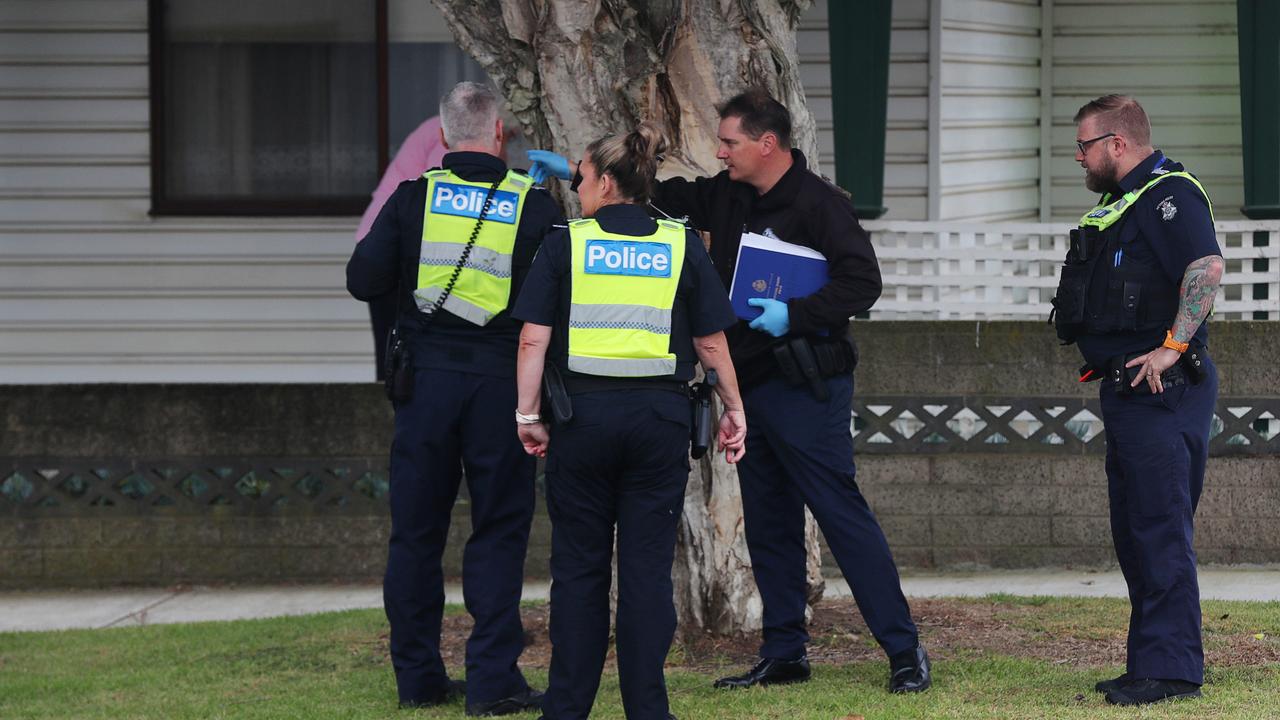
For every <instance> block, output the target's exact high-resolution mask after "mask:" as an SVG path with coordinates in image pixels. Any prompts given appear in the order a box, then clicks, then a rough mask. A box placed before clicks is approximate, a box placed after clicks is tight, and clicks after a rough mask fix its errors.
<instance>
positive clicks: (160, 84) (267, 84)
mask: <svg viewBox="0 0 1280 720" xmlns="http://www.w3.org/2000/svg"><path fill="white" fill-rule="evenodd" d="M150 11H151V22H150V35H151V57H152V62H151V83H152V87H153V88H154V89H155V90H154V91H153V92H152V98H151V131H152V158H151V163H152V213H153V214H158V215H166V214H168V215H359V214H360V213H361V212H362V211H363V210H364V208H365V206H366V205H367V204H368V202H369V193H370V192H371V191H372V190H373V188H374V186H375V185H376V184H377V182H378V179H379V176H380V174H381V170H382V168H383V167H385V166H386V163H387V159H388V154H389V153H394V152H395V150H396V149H397V148H398V146H399V143H400V142H401V141H402V140H403V139H404V137H405V136H406V135H407V134H408V133H409V132H411V131H412V130H413V129H414V128H416V127H417V126H418V125H419V124H420V123H421V122H423V121H424V120H426V119H427V118H429V117H431V116H433V115H435V114H436V104H437V102H438V100H439V98H440V95H441V94H442V93H443V92H444V91H445V90H447V88H448V87H450V86H452V85H453V83H456V82H458V81H460V80H467V79H483V78H484V77H485V75H484V72H483V70H481V69H480V67H479V66H478V65H477V64H476V63H474V62H473V61H471V60H470V59H469V58H467V57H466V56H465V55H464V54H463V53H462V51H461V50H460V49H459V48H458V47H457V46H456V44H454V42H453V40H452V37H451V36H450V34H449V31H448V29H447V27H446V26H445V24H444V21H443V19H442V18H440V16H439V15H438V14H437V13H436V12H435V11H434V10H433V9H432V8H430V6H429V4H428V3H427V2H425V0H272V2H265V3H264V2H258V1H256V0H221V1H220V2H216V3H214V2H207V0H151V6H150ZM388 28H392V30H391V32H390V37H389V33H388Z"/></svg>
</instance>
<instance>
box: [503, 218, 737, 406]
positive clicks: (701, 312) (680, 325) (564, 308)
mask: <svg viewBox="0 0 1280 720" xmlns="http://www.w3.org/2000/svg"><path fill="white" fill-rule="evenodd" d="M595 220H596V222H598V223H600V227H601V228H602V229H603V230H604V231H605V232H610V233H617V234H619V235H632V236H636V237H644V236H648V235H652V234H653V233H655V232H657V230H658V224H657V223H656V222H654V220H653V218H651V217H649V215H648V213H646V212H645V210H644V209H643V208H642V207H640V206H639V205H629V204H622V205H607V206H605V207H602V208H600V209H599V210H598V211H597V212H596V214H595ZM571 256H572V252H571V249H570V246H569V230H568V229H567V228H565V229H559V230H556V231H555V232H553V233H552V234H550V235H548V236H547V239H546V240H544V241H543V243H542V248H541V249H540V250H538V256H537V257H536V258H534V261H533V268H532V269H531V270H530V271H529V276H528V278H527V279H526V280H525V283H524V287H523V289H521V291H520V298H519V299H518V300H517V301H516V304H515V308H514V309H513V310H512V315H514V316H515V317H516V318H517V319H519V320H521V321H523V322H531V323H537V324H539V325H548V326H550V327H552V328H554V329H553V331H552V334H551V347H550V348H549V350H548V352H547V359H548V360H549V361H550V362H554V363H555V364H556V365H557V367H559V368H560V370H561V371H562V372H563V373H565V375H566V376H571V375H576V374H577V373H572V372H569V370H568V366H567V359H568V357H569V333H568V331H567V329H568V327H569V297H570V294H569V293H570V282H571V275H570V260H571ZM737 320H738V318H737V316H735V315H734V314H733V307H732V306H731V305H730V304H729V298H728V297H727V296H725V293H724V288H723V287H722V286H721V284H720V278H719V277H717V275H716V271H715V268H714V267H712V265H711V258H709V257H707V251H706V249H705V248H703V247H702V240H701V239H700V238H699V237H698V236H697V235H696V234H695V233H693V232H687V233H685V243H684V265H683V266H682V267H681V269H680V278H679V280H678V281H677V285H676V299H675V304H674V305H673V306H672V308H671V347H670V351H671V352H672V353H674V354H675V356H676V372H675V374H674V375H673V376H668V377H665V378H659V379H662V380H679V381H681V382H688V381H690V380H692V379H693V377H694V365H696V364H697V362H698V356H697V354H696V353H695V352H694V349H693V338H695V337H704V336H706V335H713V334H715V333H717V332H719V331H721V330H724V329H725V328H728V327H731V326H732V325H733V324H734V323H735V322H737Z"/></svg>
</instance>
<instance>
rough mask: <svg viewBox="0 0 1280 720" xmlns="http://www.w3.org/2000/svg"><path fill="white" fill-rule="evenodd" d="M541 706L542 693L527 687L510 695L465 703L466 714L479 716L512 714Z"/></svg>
mask: <svg viewBox="0 0 1280 720" xmlns="http://www.w3.org/2000/svg"><path fill="white" fill-rule="evenodd" d="M541 707H542V693H541V692H539V691H537V690H534V689H533V688H530V687H527V688H525V689H524V690H522V691H520V692H518V693H516V694H515V695H512V696H511V697H504V698H501V699H498V700H490V701H489V702H481V703H467V714H468V715H471V716H479V717H489V716H493V715H514V714H516V713H522V712H528V711H530V710H538V709H540V708H541Z"/></svg>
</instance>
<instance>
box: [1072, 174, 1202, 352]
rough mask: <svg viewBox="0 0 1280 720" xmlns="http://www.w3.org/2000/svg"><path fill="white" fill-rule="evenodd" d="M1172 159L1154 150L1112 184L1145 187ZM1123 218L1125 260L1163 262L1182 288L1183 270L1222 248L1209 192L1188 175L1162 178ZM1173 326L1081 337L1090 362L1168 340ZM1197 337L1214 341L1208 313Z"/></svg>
mask: <svg viewBox="0 0 1280 720" xmlns="http://www.w3.org/2000/svg"><path fill="white" fill-rule="evenodd" d="M1169 165H1170V161H1169V160H1168V159H1166V158H1165V156H1164V153H1162V152H1160V151H1159V150H1157V151H1155V152H1153V153H1152V154H1151V155H1150V157H1148V158H1147V159H1146V160H1143V161H1142V162H1141V163H1139V164H1138V166H1137V167H1135V168H1134V169H1133V170H1131V171H1129V174H1128V175H1125V176H1124V178H1122V179H1121V180H1120V182H1119V183H1118V185H1117V187H1116V188H1114V189H1113V190H1112V196H1113V198H1114V197H1116V196H1117V195H1123V194H1124V193H1127V192H1130V191H1132V190H1136V189H1138V188H1140V187H1142V185H1143V184H1145V183H1146V182H1147V180H1149V179H1150V177H1151V173H1152V171H1153V170H1155V169H1156V168H1157V166H1160V167H1168V166H1169ZM1161 206H1163V208H1164V209H1161ZM1170 210H1172V215H1170V214H1169V213H1170ZM1120 222H1121V223H1122V225H1121V227H1120V247H1121V251H1122V253H1123V254H1122V256H1121V259H1120V262H1122V263H1125V262H1138V263H1142V264H1144V265H1148V266H1152V267H1158V268H1159V269H1160V270H1161V271H1162V272H1163V273H1164V274H1165V276H1166V277H1167V278H1168V279H1169V281H1170V282H1171V283H1172V284H1173V286H1174V287H1176V288H1181V287H1182V276H1183V275H1184V274H1185V273H1186V271H1187V266H1188V265H1190V264H1191V263H1192V262H1194V261H1196V260H1199V259H1200V258H1202V257H1206V256H1209V255H1221V254H1222V248H1221V247H1219V246H1218V236H1217V234H1216V233H1215V232H1214V229H1213V218H1212V216H1211V214H1210V212H1209V204H1208V201H1207V200H1206V199H1205V196H1204V193H1202V192H1200V190H1199V189H1198V188H1196V186H1195V185H1192V184H1191V181H1189V180H1187V179H1186V178H1179V177H1174V178H1169V179H1167V180H1164V181H1161V182H1160V184H1159V185H1156V186H1155V187H1153V188H1151V189H1150V190H1148V191H1146V192H1145V193H1143V194H1142V197H1140V198H1138V201H1137V202H1136V203H1134V206H1133V207H1132V208H1130V209H1129V211H1128V212H1126V213H1125V217H1124V218H1123V219H1122V220H1120ZM1170 329H1172V327H1169V328H1164V329H1161V330H1156V331H1152V332H1150V333H1114V334H1110V335H1082V336H1080V337H1079V338H1077V340H1076V343H1077V344H1078V345H1079V346H1080V352H1081V354H1083V355H1084V359H1085V361H1086V362H1089V363H1092V364H1095V365H1101V364H1103V363H1105V362H1106V361H1107V360H1108V359H1110V358H1112V357H1115V356H1116V355H1120V354H1130V353H1135V352H1145V351H1147V350H1150V349H1152V348H1154V347H1157V346H1159V345H1160V344H1161V343H1163V342H1164V334H1165V330H1170ZM1195 340H1197V341H1199V342H1200V343H1202V344H1205V345H1207V344H1208V342H1209V329H1208V320H1207V319H1206V321H1205V322H1203V323H1201V324H1200V328H1199V329H1198V330H1196V334H1195Z"/></svg>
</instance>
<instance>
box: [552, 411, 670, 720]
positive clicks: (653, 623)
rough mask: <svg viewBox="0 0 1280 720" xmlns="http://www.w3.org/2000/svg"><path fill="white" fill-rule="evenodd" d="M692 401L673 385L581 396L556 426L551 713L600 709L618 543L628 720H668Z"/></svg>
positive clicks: (573, 716)
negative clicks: (675, 572)
mask: <svg viewBox="0 0 1280 720" xmlns="http://www.w3.org/2000/svg"><path fill="white" fill-rule="evenodd" d="M689 416H690V413H689V400H688V398H687V397H685V396H683V395H681V394H677V393H674V392H669V391H663V390H622V391H609V392H596V393H587V394H581V395H574V396H573V420H571V421H570V422H569V423H567V424H566V425H564V426H560V427H555V428H553V429H552V431H551V444H550V446H549V447H548V451H547V511H548V514H549V515H550V517H551V674H550V682H549V684H548V687H547V693H546V696H545V697H544V698H543V702H542V710H543V715H544V716H545V717H546V718H547V720H577V719H579V718H586V717H587V716H588V715H589V714H590V713H591V705H592V703H593V702H594V701H595V697H596V691H597V690H598V689H599V687H600V672H601V670H602V669H603V668H604V660H605V654H606V652H607V651H608V648H609V587H610V584H611V581H612V564H611V560H612V557H613V547H614V532H615V527H616V529H617V544H618V617H617V625H616V629H615V633H616V642H617V650H618V683H619V685H620V686H621V691H622V706H623V709H624V710H625V712H626V714H627V718H629V720H666V717H667V708H668V706H667V686H666V680H665V678H664V677H663V673H662V668H663V664H664V663H665V662H666V657H667V651H668V650H669V649H670V648H671V638H672V637H673V636H674V635H675V629H676V611H675V605H674V603H673V601H672V585H671V563H672V561H673V560H674V558H675V544H676V524H677V522H678V521H679V520H680V511H681V508H682V507H683V504H684V488H685V485H686V483H687V482H688V480H689V459H688V452H689V423H690V417H689Z"/></svg>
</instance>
